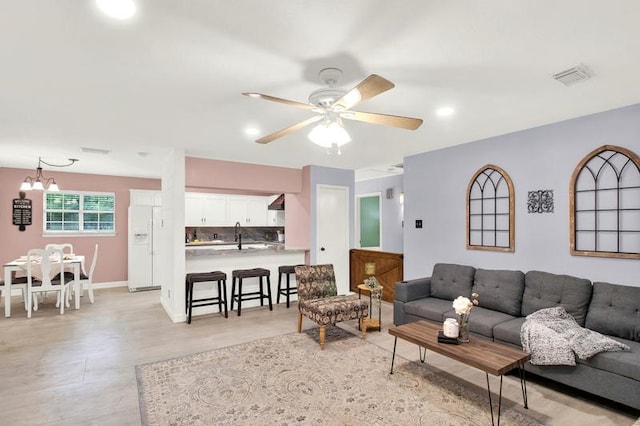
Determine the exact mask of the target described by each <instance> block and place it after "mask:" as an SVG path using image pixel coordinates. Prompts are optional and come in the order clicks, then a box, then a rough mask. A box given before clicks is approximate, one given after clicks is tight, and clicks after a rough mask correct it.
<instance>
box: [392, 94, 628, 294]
mask: <svg viewBox="0 0 640 426" xmlns="http://www.w3.org/2000/svg"><path fill="white" fill-rule="evenodd" d="M497 119H498V118H497ZM602 145H617V146H621V147H624V148H627V149H629V150H631V151H633V152H634V153H636V154H638V155H640V104H638V105H632V106H629V107H625V108H620V109H617V110H612V111H607V112H603V113H599V114H594V115H590V116H585V117H580V118H576V119H572V120H568V121H563V122H559V123H554V124H551V125H546V126H542V127H537V128H534V129H529V130H524V131H521V132H516V133H511V134H507V135H502V136H497V137H493V138H489V139H484V140H480V141H475V142H471V143H467V144H464V145H458V146H455V147H451V148H447V149H442V150H437V151H432V152H427V153H423V154H418V155H414V156H410V157H407V158H405V160H404V170H405V172H404V192H405V195H406V196H405V203H404V208H405V227H404V254H405V258H404V262H405V263H404V265H405V274H404V276H405V278H406V279H411V278H417V277H422V276H430V275H431V272H432V270H433V265H434V264H435V263H438V262H449V263H463V264H468V265H473V266H476V267H481V268H490V269H494V268H501V269H519V270H522V271H525V272H526V271H528V270H534V269H536V270H544V271H549V272H553V273H561V274H568V275H574V276H578V277H583V278H587V279H590V280H592V281H607V282H612V283H618V284H625V285H632V286H638V287H640V261H638V260H631V259H608V258H597V257H583V256H571V255H570V254H569V181H570V178H571V174H572V173H573V170H574V169H575V167H576V166H577V164H578V163H579V162H580V160H582V159H583V158H584V157H585V156H586V155H587V154H588V153H589V152H591V151H592V150H594V149H596V148H598V147H600V146H602ZM486 164H494V165H497V166H499V167H501V168H503V169H504V170H505V171H506V172H507V173H508V174H509V176H511V179H512V180H513V184H514V188H515V207H516V208H515V210H516V215H515V252H513V253H502V252H487V251H480V250H467V249H466V236H465V235H466V234H465V233H466V217H465V215H466V213H465V208H466V198H465V197H466V190H467V185H468V183H469V180H470V179H471V177H472V176H473V174H474V173H475V172H476V171H477V170H478V169H479V168H481V167H482V166H484V165H486ZM539 189H552V190H553V191H554V200H555V212H554V213H545V214H537V213H527V192H528V191H533V190H539ZM416 219H422V220H423V223H424V227H423V228H422V229H416V228H415V220H416Z"/></svg>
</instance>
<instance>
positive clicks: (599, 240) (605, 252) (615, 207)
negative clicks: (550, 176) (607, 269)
mask: <svg viewBox="0 0 640 426" xmlns="http://www.w3.org/2000/svg"><path fill="white" fill-rule="evenodd" d="M569 204H570V209H571V212H570V215H571V217H570V227H571V233H570V235H571V254H572V255H576V256H600V257H618V258H627V259H640V159H639V157H638V156H637V155H636V154H634V153H633V152H631V151H629V150H628V149H625V148H620V147H617V146H612V145H604V146H601V147H600V148H598V149H596V150H594V151H592V152H590V153H589V154H588V155H587V156H586V157H585V158H584V159H583V160H582V161H581V162H580V164H578V166H577V167H576V169H575V170H574V172H573V175H572V176H571V183H570V186H569Z"/></svg>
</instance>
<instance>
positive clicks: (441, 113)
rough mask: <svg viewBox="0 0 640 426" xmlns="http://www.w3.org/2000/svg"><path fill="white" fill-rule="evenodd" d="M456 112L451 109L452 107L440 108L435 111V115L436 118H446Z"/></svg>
mask: <svg viewBox="0 0 640 426" xmlns="http://www.w3.org/2000/svg"><path fill="white" fill-rule="evenodd" d="M454 112H456V110H455V109H453V108H452V107H448V106H447V107H442V108H438V109H437V110H436V114H437V115H438V117H448V116H450V115H453V113H454Z"/></svg>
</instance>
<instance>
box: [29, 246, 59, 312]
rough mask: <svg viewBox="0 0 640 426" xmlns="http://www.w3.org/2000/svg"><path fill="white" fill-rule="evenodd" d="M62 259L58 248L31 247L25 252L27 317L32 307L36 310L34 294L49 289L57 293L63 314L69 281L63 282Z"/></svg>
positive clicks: (36, 303) (36, 302) (36, 301)
mask: <svg viewBox="0 0 640 426" xmlns="http://www.w3.org/2000/svg"><path fill="white" fill-rule="evenodd" d="M63 261H64V255H63V253H62V250H60V249H54V248H50V249H49V250H46V249H31V250H29V252H28V253H27V318H31V310H32V309H33V310H34V311H37V310H38V298H37V297H34V296H35V295H37V294H38V293H44V292H49V291H55V292H58V293H59V296H58V304H59V305H60V314H64V308H65V304H67V300H66V298H65V292H66V291H67V290H68V288H69V282H67V283H65V277H64V263H63ZM54 276H56V278H55V279H52V277H54Z"/></svg>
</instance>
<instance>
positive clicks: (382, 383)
mask: <svg viewBox="0 0 640 426" xmlns="http://www.w3.org/2000/svg"><path fill="white" fill-rule="evenodd" d="M317 334H318V329H317V328H314V329H311V330H309V331H307V332H304V333H292V334H287V335H283V336H278V337H274V338H268V339H264V340H258V341H254V342H251V343H246V344H241V345H237V346H231V347H227V348H223V349H218V350H214V351H210V352H202V353H198V354H194V355H189V356H184V357H179V358H174V359H169V360H166V361H160V362H155V363H150V364H145V365H139V366H137V367H136V375H137V379H138V393H139V401H140V413H141V418H142V423H143V424H145V425H299V424H311V425H364V424H366V425H402V426H407V425H490V424H491V415H490V412H489V408H488V398H487V393H486V389H484V390H483V389H481V388H477V387H473V386H467V385H465V382H461V381H457V380H455V379H452V378H451V376H448V375H447V374H445V373H442V372H440V371H439V370H437V369H435V368H433V367H430V366H429V365H428V364H426V363H425V364H422V363H420V362H419V361H408V360H406V359H403V358H401V357H399V356H396V360H395V367H394V373H393V375H390V374H389V368H390V366H391V353H390V352H389V351H387V350H384V349H382V348H380V347H378V346H376V345H374V344H371V343H367V342H366V341H365V340H362V339H360V338H359V337H358V336H355V335H353V334H351V333H349V332H347V331H344V330H342V329H340V328H338V327H328V329H327V345H326V348H325V350H324V351H321V350H320V346H319V344H318V335H317ZM416 356H417V350H416ZM494 396H495V398H496V399H494V406H495V401H496V400H497V395H494ZM527 411H528V410H525V409H524V408H523V407H522V401H518V402H517V403H516V402H514V401H509V400H506V399H503V401H502V418H501V424H503V425H519V426H522V425H539V424H540V423H539V422H537V421H536V420H535V419H533V418H532V417H530V416H529V415H528V414H527V413H526V412H527Z"/></svg>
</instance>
